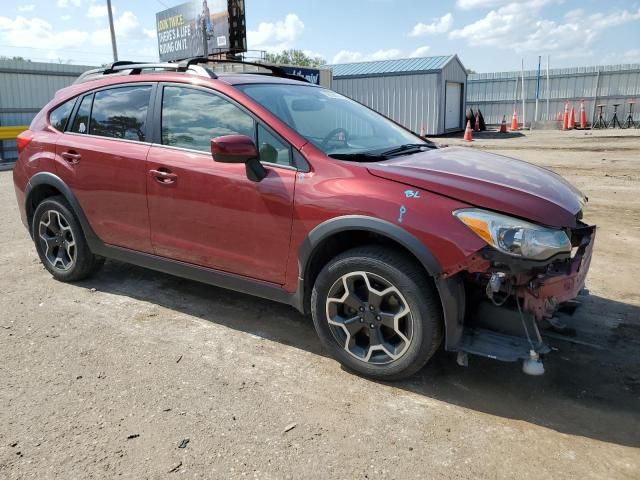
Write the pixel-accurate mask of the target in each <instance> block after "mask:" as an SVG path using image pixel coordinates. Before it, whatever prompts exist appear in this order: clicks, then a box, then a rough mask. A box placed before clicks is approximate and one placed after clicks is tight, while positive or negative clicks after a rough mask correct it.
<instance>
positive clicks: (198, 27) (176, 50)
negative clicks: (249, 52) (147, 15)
mask: <svg viewBox="0 0 640 480" xmlns="http://www.w3.org/2000/svg"><path fill="white" fill-rule="evenodd" d="M238 4H242V5H240V7H241V8H238ZM230 12H232V14H233V15H236V16H237V15H241V16H242V18H230ZM230 22H232V23H233V24H234V25H237V24H238V23H239V22H240V23H242V25H244V2H243V1H240V2H239V1H238V0H193V1H190V2H186V3H182V4H180V5H177V6H175V7H173V8H169V9H167V10H164V11H162V12H158V13H157V14H156V30H157V33H158V53H159V56H160V61H163V62H166V61H172V60H182V59H185V58H189V57H198V56H206V55H208V54H216V53H218V54H219V53H226V52H228V51H230V50H233V51H234V53H235V52H236V51H237V48H235V44H236V43H237V41H236V39H234V38H230V31H229V25H230ZM232 30H233V29H232ZM236 30H237V29H236ZM234 31H235V30H234ZM232 43H233V44H234V45H232ZM242 45H244V39H243V41H242Z"/></svg>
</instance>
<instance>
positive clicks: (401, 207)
mask: <svg viewBox="0 0 640 480" xmlns="http://www.w3.org/2000/svg"><path fill="white" fill-rule="evenodd" d="M405 213H407V207H405V206H404V205H400V216H399V217H398V223H402V217H404V214H405Z"/></svg>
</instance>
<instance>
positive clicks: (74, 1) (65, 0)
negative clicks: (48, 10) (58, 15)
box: [56, 0, 82, 8]
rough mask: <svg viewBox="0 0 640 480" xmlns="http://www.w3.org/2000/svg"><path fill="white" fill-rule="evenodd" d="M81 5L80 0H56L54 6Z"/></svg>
mask: <svg viewBox="0 0 640 480" xmlns="http://www.w3.org/2000/svg"><path fill="white" fill-rule="evenodd" d="M80 5H82V0H57V1H56V6H57V7H59V8H67V7H69V6H74V7H79V6H80Z"/></svg>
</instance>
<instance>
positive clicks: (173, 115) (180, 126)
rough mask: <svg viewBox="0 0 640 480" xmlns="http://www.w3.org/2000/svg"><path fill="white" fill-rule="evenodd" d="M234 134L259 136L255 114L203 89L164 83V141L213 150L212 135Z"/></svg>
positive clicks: (177, 145)
mask: <svg viewBox="0 0 640 480" xmlns="http://www.w3.org/2000/svg"><path fill="white" fill-rule="evenodd" d="M234 134H235V135H247V136H249V137H251V138H252V139H254V140H255V134H254V123H253V118H251V116H250V115H248V114H247V113H245V112H243V111H242V110H241V109H240V108H239V107H237V106H236V105H234V104H233V103H231V102H229V101H228V100H225V99H224V98H222V97H220V96H218V95H214V94H213V93H208V92H203V91H202V90H196V89H193V88H185V87H172V86H167V87H164V91H163V95H162V144H163V145H172V146H174V147H182V148H189V149H193V150H201V151H203V152H209V151H210V148H211V147H210V141H211V139H212V138H215V137H219V136H221V135H234Z"/></svg>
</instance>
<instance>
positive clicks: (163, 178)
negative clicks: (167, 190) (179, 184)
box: [149, 170, 178, 185]
mask: <svg viewBox="0 0 640 480" xmlns="http://www.w3.org/2000/svg"><path fill="white" fill-rule="evenodd" d="M149 175H151V176H152V177H153V178H155V179H156V181H157V182H158V183H161V184H163V185H167V184H170V183H175V181H176V180H177V178H178V176H177V175H176V174H175V173H171V172H168V171H164V170H149Z"/></svg>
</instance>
